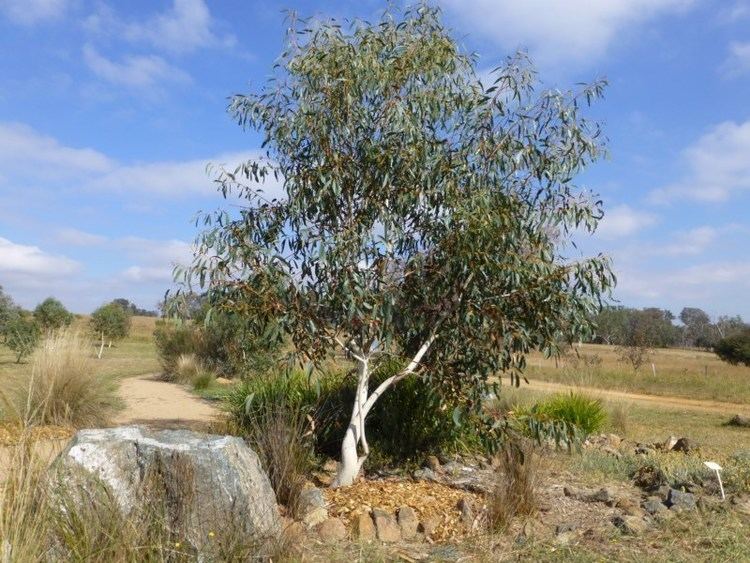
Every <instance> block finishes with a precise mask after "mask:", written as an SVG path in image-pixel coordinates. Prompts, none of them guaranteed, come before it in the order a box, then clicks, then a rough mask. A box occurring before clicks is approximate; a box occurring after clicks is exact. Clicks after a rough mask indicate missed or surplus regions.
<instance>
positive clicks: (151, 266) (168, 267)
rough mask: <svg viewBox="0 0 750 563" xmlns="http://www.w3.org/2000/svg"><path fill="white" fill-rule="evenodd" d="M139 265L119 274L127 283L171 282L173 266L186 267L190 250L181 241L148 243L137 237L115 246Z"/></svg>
mask: <svg viewBox="0 0 750 563" xmlns="http://www.w3.org/2000/svg"><path fill="white" fill-rule="evenodd" d="M115 246H117V247H118V248H121V249H123V250H124V251H125V252H126V253H127V254H128V255H129V256H130V257H131V258H133V259H136V260H138V261H139V264H136V265H133V266H130V267H128V268H126V269H125V271H123V272H122V276H123V278H124V279H126V280H128V281H131V282H138V283H143V282H163V283H170V282H172V281H173V270H174V267H175V266H178V265H180V266H187V265H189V264H190V262H191V261H192V258H193V246H192V245H191V244H190V243H187V242H185V241H182V240H177V239H172V240H152V239H145V238H140V237H126V238H123V239H119V240H118V241H116V242H115Z"/></svg>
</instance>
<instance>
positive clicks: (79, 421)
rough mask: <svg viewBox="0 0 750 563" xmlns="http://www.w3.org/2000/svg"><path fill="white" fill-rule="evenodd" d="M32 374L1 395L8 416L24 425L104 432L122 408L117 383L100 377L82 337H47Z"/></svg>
mask: <svg viewBox="0 0 750 563" xmlns="http://www.w3.org/2000/svg"><path fill="white" fill-rule="evenodd" d="M31 364H32V365H31V373H30V374H29V375H28V376H25V377H22V378H20V379H19V380H18V382H17V385H16V389H14V390H12V391H10V392H8V393H4V394H3V399H4V400H3V402H4V407H5V408H4V410H5V411H6V413H7V415H6V416H8V415H9V416H10V418H11V419H15V421H16V422H18V423H20V424H21V425H23V426H25V427H28V426H41V425H58V426H72V427H76V428H82V427H86V426H102V425H104V424H106V423H107V421H108V420H109V418H110V416H111V415H112V414H113V413H114V411H115V410H116V409H117V407H118V406H119V401H118V399H117V395H116V390H117V385H116V383H115V381H114V379H113V378H111V377H107V376H102V375H97V373H96V371H95V362H94V360H93V357H92V353H91V348H90V346H89V343H88V341H87V340H86V339H84V338H82V337H81V335H80V333H78V332H74V331H72V330H62V331H59V332H55V333H52V334H51V335H49V336H47V337H46V338H45V340H44V341H43V342H42V344H41V346H40V347H39V348H38V349H37V350H36V351H35V352H34V355H33V357H32V360H31Z"/></svg>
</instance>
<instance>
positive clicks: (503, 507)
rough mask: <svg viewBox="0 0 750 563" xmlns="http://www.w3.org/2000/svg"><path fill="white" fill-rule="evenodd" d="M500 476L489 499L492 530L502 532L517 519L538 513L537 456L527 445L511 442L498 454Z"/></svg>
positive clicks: (530, 446) (532, 448) (528, 444)
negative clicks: (500, 469) (500, 468)
mask: <svg viewBox="0 0 750 563" xmlns="http://www.w3.org/2000/svg"><path fill="white" fill-rule="evenodd" d="M500 456H501V458H500V459H501V463H502V473H499V474H498V482H497V484H496V485H495V489H494V490H493V492H492V494H491V495H490V496H489V499H488V514H487V516H488V521H489V526H490V528H491V529H493V530H495V531H504V530H506V529H507V528H508V526H509V525H510V524H511V522H513V520H515V519H516V518H518V517H528V516H532V515H533V514H535V513H536V512H537V509H538V498H537V491H536V488H537V484H538V482H539V456H538V454H537V453H536V451H535V449H534V447H533V445H531V444H530V443H528V442H521V441H519V442H511V443H509V444H508V445H507V446H506V447H505V449H504V450H503V451H502V452H501V453H500Z"/></svg>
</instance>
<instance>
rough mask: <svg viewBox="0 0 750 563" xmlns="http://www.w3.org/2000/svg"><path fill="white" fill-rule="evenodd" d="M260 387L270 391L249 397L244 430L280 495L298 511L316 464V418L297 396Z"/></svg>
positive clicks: (284, 502) (276, 491)
mask: <svg viewBox="0 0 750 563" xmlns="http://www.w3.org/2000/svg"><path fill="white" fill-rule="evenodd" d="M271 386H273V384H271ZM259 389H260V390H265V391H266V393H265V395H264V396H262V397H261V396H254V395H248V396H247V397H246V399H245V407H244V410H245V419H244V424H243V428H244V432H243V434H244V436H245V438H246V439H247V441H248V442H249V444H250V446H251V447H252V448H253V450H254V451H255V452H256V453H257V454H258V456H259V457H260V461H261V464H262V466H263V468H264V469H265V471H266V473H267V474H268V478H269V479H270V481H271V486H272V487H273V489H274V492H275V493H276V498H277V499H278V501H279V502H280V503H282V504H284V505H285V506H286V507H287V509H288V510H289V511H290V513H291V514H295V513H296V510H297V506H298V501H299V496H300V493H301V492H302V489H303V488H304V485H305V480H306V477H305V476H306V474H308V473H309V471H310V470H311V468H312V465H313V456H314V443H313V441H314V438H313V426H314V423H313V422H312V421H313V419H312V417H311V416H309V411H308V409H305V408H304V407H301V405H300V403H299V401H298V400H295V398H294V397H290V396H286V395H285V394H283V393H277V392H274V391H277V389H275V388H274V389H273V390H269V388H268V386H266V387H264V386H260V387H259ZM261 392H262V391H261Z"/></svg>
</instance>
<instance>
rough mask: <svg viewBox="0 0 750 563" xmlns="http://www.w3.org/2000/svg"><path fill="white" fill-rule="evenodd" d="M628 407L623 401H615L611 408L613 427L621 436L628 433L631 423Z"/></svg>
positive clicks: (610, 418) (610, 415)
mask: <svg viewBox="0 0 750 563" xmlns="http://www.w3.org/2000/svg"><path fill="white" fill-rule="evenodd" d="M629 419H630V417H629V415H628V409H627V408H626V407H625V405H624V404H623V403H615V404H614V405H612V408H611V409H610V410H609V421H610V424H611V425H612V428H613V430H614V431H615V432H617V433H618V434H619V435H620V436H625V435H627V433H628V425H629Z"/></svg>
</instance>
